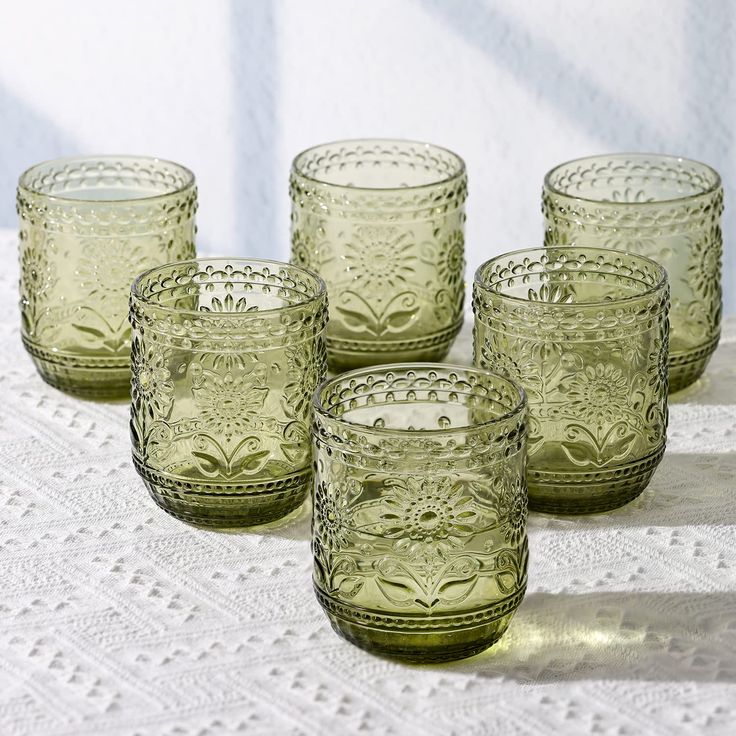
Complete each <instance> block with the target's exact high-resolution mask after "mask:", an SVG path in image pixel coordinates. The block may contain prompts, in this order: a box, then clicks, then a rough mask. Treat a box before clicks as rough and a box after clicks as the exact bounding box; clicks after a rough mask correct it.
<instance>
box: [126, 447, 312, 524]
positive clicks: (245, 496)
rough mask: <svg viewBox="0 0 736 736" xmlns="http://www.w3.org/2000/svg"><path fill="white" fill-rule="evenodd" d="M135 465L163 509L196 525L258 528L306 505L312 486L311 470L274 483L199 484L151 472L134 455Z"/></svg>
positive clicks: (256, 481) (261, 481)
mask: <svg viewBox="0 0 736 736" xmlns="http://www.w3.org/2000/svg"><path fill="white" fill-rule="evenodd" d="M133 464H134V465H135V469H136V470H137V471H138V474H139V475H140V476H141V478H143V482H144V483H145V484H146V488H148V492H149V493H150V494H151V498H153V500H154V501H155V502H156V504H157V505H158V506H159V507H160V508H162V509H163V510H164V511H166V512H167V513H169V514H171V515H172V516H174V517H176V518H177V519H179V520H180V521H185V522H187V523H188V524H195V525H197V526H208V527H219V528H227V527H244V526H257V525H259V524H266V523H268V522H271V521H275V520H276V519H281V518H282V517H284V516H286V515H287V514H290V513H291V512H292V511H294V510H296V509H297V508H299V506H301V505H302V503H304V500H305V499H306V497H307V495H308V494H309V490H310V488H311V485H312V469H311V468H310V467H306V468H303V469H301V470H299V471H297V472H296V473H292V474H291V475H288V476H284V477H281V478H273V479H272V480H263V479H259V480H253V481H251V482H246V481H243V482H240V483H216V482H210V483H204V482H203V483H197V482H195V481H191V480H185V479H181V478H175V477H171V476H168V475H165V474H163V473H159V472H157V471H155V470H151V469H150V468H148V467H147V466H145V465H144V464H143V463H141V462H140V460H139V459H138V458H137V457H136V456H135V455H133Z"/></svg>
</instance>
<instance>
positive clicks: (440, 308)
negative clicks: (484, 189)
mask: <svg viewBox="0 0 736 736" xmlns="http://www.w3.org/2000/svg"><path fill="white" fill-rule="evenodd" d="M290 192H291V201H292V230H291V239H292V255H291V261H292V263H296V264H298V265H300V266H304V267H305V268H310V269H312V270H314V271H316V272H317V273H319V274H320V275H321V276H322V277H323V278H324V280H325V281H326V282H327V286H328V288H329V292H330V324H329V327H328V328H327V351H328V359H329V362H330V367H331V368H332V369H333V370H343V369H347V368H356V367H361V366H367V365H374V364H376V363H393V362H400V361H418V360H419V361H427V360H428V361H432V360H441V359H442V358H444V357H445V355H446V354H447V352H448V350H449V349H450V346H451V345H452V342H453V340H454V339H455V336H456V335H457V333H458V331H459V330H460V327H461V326H462V322H463V298H464V294H465V286H464V282H463V278H464V270H465V256H464V228H465V198H466V194H467V176H466V173H465V164H464V163H463V161H462V159H461V158H460V157H459V156H457V155H456V154H454V153H452V152H450V151H447V150H445V149H443V148H439V147H438V146H433V145H429V144H425V143H415V142H412V141H393V140H355V141H342V142H338V143H328V144H325V145H321V146H317V147H315V148H310V149H309V150H307V151H304V152H303V153H300V154H299V155H298V156H297V157H296V158H295V159H294V163H293V166H292V170H291V179H290Z"/></svg>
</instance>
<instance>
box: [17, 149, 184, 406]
mask: <svg viewBox="0 0 736 736" xmlns="http://www.w3.org/2000/svg"><path fill="white" fill-rule="evenodd" d="M17 203H18V214H19V216H20V264H21V277H20V296H21V299H20V307H21V318H22V337H23V342H24V344H25V345H26V348H27V349H28V351H29V352H30V353H31V355H32V356H33V358H34V361H35V363H36V366H37V368H38V369H39V372H40V373H41V376H42V377H43V378H44V380H46V381H48V382H49V383H51V384H52V385H54V386H56V387H57V388H61V389H63V390H65V391H69V392H71V393H76V394H79V395H82V396H87V397H96V398H107V397H116V396H124V395H126V394H127V393H128V388H129V382H130V368H129V364H130V325H129V323H128V295H129V293H130V285H131V282H132V281H133V279H134V278H135V277H136V276H137V275H138V274H139V273H140V272H141V271H145V270H147V269H149V268H152V267H153V266H156V265H160V264H162V263H167V262H170V261H178V260H182V259H184V258H191V257H192V256H193V255H194V235H195V221H194V217H195V212H196V208H197V191H196V187H195V184H194V177H193V175H192V174H191V172H189V171H188V170H187V169H185V168H183V167H181V166H178V165H177V164H172V163H170V162H166V161H159V160H157V159H147V158H135V157H103V158H99V159H97V158H95V159H62V160H59V161H50V162H47V163H43V164H39V165H37V166H34V167H33V168H31V169H29V170H28V171H27V172H25V174H23V175H22V176H21V178H20V181H19V185H18V195H17Z"/></svg>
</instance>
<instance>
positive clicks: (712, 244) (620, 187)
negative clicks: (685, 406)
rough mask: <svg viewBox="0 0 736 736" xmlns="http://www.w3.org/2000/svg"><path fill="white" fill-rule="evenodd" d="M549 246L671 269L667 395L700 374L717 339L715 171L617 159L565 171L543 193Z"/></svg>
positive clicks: (718, 195) (719, 245)
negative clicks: (630, 256) (625, 255)
mask: <svg viewBox="0 0 736 736" xmlns="http://www.w3.org/2000/svg"><path fill="white" fill-rule="evenodd" d="M542 211H543V213H544V217H545V221H546V234H545V243H546V244H547V245H551V246H554V245H565V244H576V245H580V246H602V247H607V248H613V249H617V250H626V251H630V252H632V253H639V254H641V255H645V256H648V257H649V258H652V259H654V260H656V261H657V262H659V263H661V264H662V265H663V266H665V267H666V268H667V271H668V274H669V278H670V284H671V290H672V294H671V298H672V304H671V310H670V391H678V390H680V389H682V388H685V386H687V385H689V384H690V383H692V382H693V381H695V380H697V378H698V377H699V376H700V375H701V374H702V372H703V370H704V369H705V366H706V365H707V363H708V360H709V358H710V355H711V354H712V352H713V350H715V348H716V346H717V344H718V338H719V336H720V322H721V258H722V250H723V237H722V233H721V226H720V221H721V214H722V212H723V188H722V186H721V182H720V177H719V176H718V174H717V172H715V171H714V170H713V169H711V168H710V167H708V166H706V165H704V164H700V163H698V162H695V161H689V160H686V159H677V158H674V157H670V156H656V155H648V154H620V155H612V156H598V157H591V158H587V159H580V160H578V161H572V162H570V163H567V164H562V165H561V166H558V167H557V168H555V169H553V170H552V171H550V172H549V174H547V177H546V178H545V186H544V190H543V193H542Z"/></svg>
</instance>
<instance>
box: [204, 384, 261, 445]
mask: <svg viewBox="0 0 736 736" xmlns="http://www.w3.org/2000/svg"><path fill="white" fill-rule="evenodd" d="M192 394H193V395H194V401H195V404H196V406H197V416H198V418H199V419H200V420H201V421H202V423H203V424H204V426H206V427H207V428H208V429H209V430H211V431H212V432H215V433H217V434H221V435H222V436H224V437H225V440H226V441H230V440H232V439H233V437H236V436H238V435H242V434H243V433H244V432H247V431H248V430H250V429H252V428H253V427H254V425H255V424H256V421H257V420H258V417H259V415H260V413H261V412H262V411H263V405H264V404H265V402H266V397H267V396H268V388H267V387H266V386H263V385H262V384H261V383H260V381H259V380H258V378H257V376H256V375H254V374H253V373H250V374H248V375H247V376H235V375H233V373H232V372H231V371H227V372H226V373H225V374H223V375H219V374H216V373H210V374H209V375H208V376H207V378H206V379H205V380H204V381H203V382H202V383H201V384H200V385H199V386H194V387H193V388H192Z"/></svg>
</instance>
